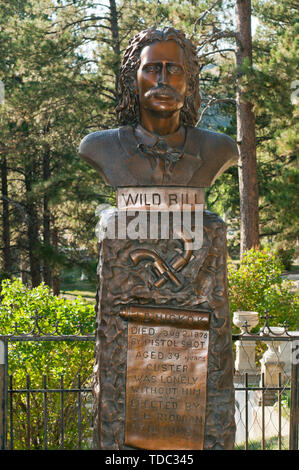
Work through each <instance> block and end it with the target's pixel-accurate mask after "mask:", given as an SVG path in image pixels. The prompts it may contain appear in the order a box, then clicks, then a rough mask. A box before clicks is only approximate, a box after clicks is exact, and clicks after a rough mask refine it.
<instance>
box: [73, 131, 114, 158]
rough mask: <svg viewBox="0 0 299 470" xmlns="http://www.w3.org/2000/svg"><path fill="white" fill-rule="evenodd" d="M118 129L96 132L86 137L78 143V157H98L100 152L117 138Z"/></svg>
mask: <svg viewBox="0 0 299 470" xmlns="http://www.w3.org/2000/svg"><path fill="white" fill-rule="evenodd" d="M117 135H118V129H107V130H104V131H96V132H92V133H91V134H88V135H86V136H85V137H84V138H83V139H82V140H81V142H80V145H79V155H80V156H81V157H82V158H84V159H90V158H95V157H97V156H99V153H100V152H101V150H103V149H104V148H105V146H106V145H108V144H109V143H110V145H111V142H112V141H113V140H115V139H116V138H117Z"/></svg>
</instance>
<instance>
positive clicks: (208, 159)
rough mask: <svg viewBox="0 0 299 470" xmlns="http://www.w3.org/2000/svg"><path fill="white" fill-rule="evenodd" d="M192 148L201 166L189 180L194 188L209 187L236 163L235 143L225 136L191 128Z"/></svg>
mask: <svg viewBox="0 0 299 470" xmlns="http://www.w3.org/2000/svg"><path fill="white" fill-rule="evenodd" d="M191 136H192V138H191V140H192V146H193V149H194V151H195V149H196V150H197V155H198V156H199V158H200V159H201V161H202V165H201V167H200V169H199V171H197V172H196V173H195V174H194V175H193V177H192V180H191V183H190V184H193V185H194V186H203V187H209V186H211V185H212V184H213V183H214V181H215V180H216V178H218V176H220V175H221V174H222V173H223V172H224V171H225V170H227V169H228V168H229V167H230V166H232V165H234V164H236V163H237V161H238V157H239V154H238V147H237V144H236V142H235V141H234V140H233V139H232V138H231V137H229V136H228V135H226V134H222V133H220V132H214V131H210V130H207V129H199V128H195V127H194V128H192V130H191Z"/></svg>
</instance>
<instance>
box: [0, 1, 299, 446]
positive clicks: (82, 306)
mask: <svg viewBox="0 0 299 470" xmlns="http://www.w3.org/2000/svg"><path fill="white" fill-rule="evenodd" d="M235 4H236V2H235V1H233V0H216V1H215V0H202V1H200V2H198V1H194V0H180V1H177V0H172V1H169V0H117V1H116V0H99V1H91V0H3V1H2V2H1V3H0V80H1V81H2V82H3V84H4V87H5V99H4V100H2V101H1V104H0V180H1V187H0V217H1V218H0V255H1V256H0V280H3V279H11V280H14V279H16V278H20V279H21V281H22V282H21V281H20V280H14V281H9V280H6V281H4V282H3V284H2V294H1V295H2V302H1V304H0V323H1V331H0V333H1V334H6V333H11V331H12V328H13V325H14V322H16V321H17V322H18V324H19V326H20V329H21V330H22V331H23V332H24V331H25V332H26V331H28V330H29V331H30V329H31V328H32V326H33V325H34V319H32V317H33V316H35V315H36V314H37V313H38V315H39V316H40V317H41V318H40V320H39V321H40V325H41V326H42V327H43V330H45V331H51V330H52V329H53V328H54V325H55V321H56V320H59V324H60V327H61V332H62V333H64V334H68V332H71V333H73V332H74V329H75V330H76V329H78V320H79V319H80V321H81V323H82V325H83V330H84V331H86V332H91V331H93V329H94V307H93V304H94V292H95V288H96V264H97V256H98V255H97V242H96V238H95V236H94V235H93V234H94V228H95V225H96V217H95V208H96V207H97V205H98V204H100V203H102V202H106V201H107V202H109V203H112V204H113V201H114V194H113V192H112V191H111V190H110V189H109V188H107V187H106V186H105V185H104V183H103V181H102V180H101V179H100V177H99V175H98V174H97V173H96V172H95V171H94V170H92V169H91V168H90V167H89V166H88V165H87V164H85V163H84V162H83V161H82V160H81V159H80V158H79V156H78V153H77V149H78V145H79V142H80V140H81V139H82V137H84V136H85V135H86V134H88V133H90V132H92V131H95V130H99V129H100V130H101V129H107V128H113V127H117V122H116V117H115V113H114V109H115V106H116V104H117V93H116V90H117V83H118V77H119V70H120V63H121V57H122V54H123V52H124V50H125V48H126V46H127V43H128V40H129V39H130V38H131V37H132V36H133V35H134V34H135V33H137V32H139V31H141V30H142V29H145V28H147V27H148V26H152V25H156V26H161V25H166V26H167V25H173V26H174V27H176V28H181V29H183V30H184V31H185V32H186V34H187V35H188V36H189V37H191V38H192V39H193V41H194V42H195V44H196V45H197V48H198V55H199V57H200V62H201V80H200V83H201V94H202V107H201V109H200V112H199V121H198V126H200V127H204V128H208V129H212V130H216V131H219V132H224V133H226V134H229V135H230V136H231V137H233V138H234V139H237V117H236V88H237V84H238V87H239V89H241V90H242V93H243V96H244V97H245V98H246V99H247V100H248V101H250V103H251V105H252V109H253V111H254V114H255V130H256V144H257V148H256V150H257V171H258V183H259V201H258V204H259V241H260V245H261V247H262V248H264V247H266V248H267V247H268V248H269V247H270V251H269V249H268V251H255V250H252V251H250V252H248V253H247V254H246V255H245V256H244V257H243V258H242V259H241V261H240V262H238V264H236V263H233V262H232V263H231V264H230V266H229V280H230V299H231V309H232V312H233V311H234V310H237V309H245V310H255V311H259V313H261V314H262V313H263V312H264V310H265V308H267V310H268V311H269V313H270V314H271V315H272V316H273V320H274V321H273V322H272V324H280V323H282V322H283V321H285V320H287V321H288V323H289V324H290V326H291V328H296V327H298V325H297V323H296V318H297V317H298V302H297V300H296V296H295V295H294V294H293V293H292V292H291V291H290V288H289V287H290V286H288V285H286V284H285V283H283V282H282V279H281V274H282V271H283V269H286V268H287V269H290V267H291V265H292V261H293V260H294V258H295V257H296V256H298V253H296V243H297V240H298V210H297V207H298V190H297V186H298V167H297V166H296V157H297V150H298V139H297V135H298V97H297V96H298V93H297V92H298V90H299V85H298V81H297V82H296V80H297V78H298V77H297V75H296V74H297V66H298V59H297V50H298V28H299V22H298V5H297V2H295V1H291V0H284V1H283V2H281V0H271V1H270V0H253V1H252V13H253V19H254V21H253V25H254V31H253V47H252V64H251V63H249V61H248V62H246V61H244V62H243V64H242V71H241V72H242V73H241V78H240V70H239V71H237V68H236V49H237V41H238V38H237V36H236V21H235V11H234V7H235ZM296 83H297V85H296ZM207 205H208V209H210V210H212V211H214V212H217V213H219V214H220V216H222V217H223V218H224V219H225V221H226V222H227V224H228V235H229V237H228V243H229V253H230V257H231V258H232V259H233V260H239V258H240V192H239V180H238V168H237V167H232V168H230V169H229V170H227V172H225V173H224V174H223V175H222V176H221V177H220V178H219V179H218V180H217V181H216V183H215V184H214V185H213V187H212V188H210V189H209V190H208V194H207ZM275 250H277V252H278V256H277V255H275V254H274V251H275ZM280 261H283V265H282V264H281V262H280ZM237 268H238V269H237ZM82 274H83V276H84V277H81V275H82ZM79 293H83V294H84V297H85V300H83V299H82V298H80V297H79V298H77V295H78V294H79ZM53 294H55V295H53ZM59 294H63V297H67V298H62V297H61V296H60V297H59ZM296 315H297V317H296ZM92 362H93V344H92V343H82V344H79V345H76V346H71V345H70V344H68V345H67V344H65V345H63V344H59V345H58V344H57V345H55V344H54V345H53V344H50V343H43V344H41V343H38V342H35V343H30V344H29V343H21V344H19V345H17V346H16V345H13V344H12V345H11V350H10V365H9V367H10V372H12V371H15V370H17V371H18V372H17V375H15V379H14V380H15V381H16V382H15V386H21V387H22V386H24V383H25V381H26V377H27V375H28V374H30V376H31V385H32V386H36V387H38V386H41V383H40V381H41V377H42V375H43V374H44V375H47V377H48V380H49V386H50V385H51V384H52V385H53V387H59V381H60V380H61V379H60V375H61V374H64V383H65V385H66V386H72V384H73V381H74V377H75V376H76V374H77V373H80V374H81V378H82V384H83V385H84V384H86V385H88V384H89V383H90V382H89V381H90V371H91V367H92ZM57 396H58V395H57ZM68 399H69V400H70V402H69V407H68V410H69V414H68V413H67V414H66V416H65V419H66V420H67V419H69V426H70V434H69V436H68V437H67V436H66V446H68V445H69V446H71V445H73V442H74V437H73V436H74V435H75V429H74V428H73V427H72V426H73V423H74V419H73V417H72V413H74V410H76V404H75V402H74V399H73V401H72V398H71V397H69V398H68ZM22 400H23V401H22ZM24 400H25V399H22V398H21V397H20V398H18V401H16V402H15V403H14V407H16V408H18V409H19V410H20V409H21V410H22V412H23V415H22V414H21V415H19V418H18V423H16V426H17V427H16V433H17V435H16V442H18V443H19V444H20V446H21V445H22V443H23V442H24V441H26V439H27V437H26V436H27V435H26V432H27V431H26V429H27V428H26V426H25V422H26V402H25V401H24ZM57 400H58V398H57ZM58 408H59V406H58V402H55V401H54V402H53V404H52V410H57V409H58ZM41 409H42V403H41V402H40V403H39V404H38V403H36V407H35V410H36V411H35V412H34V416H33V417H32V418H33V419H32V426H33V428H32V436H33V435H34V436H37V437H36V442H34V446H35V448H41V447H42V446H43V437H42V432H43V431H42V415H41V412H40V410H41ZM71 410H72V411H71ZM53 413H54V411H53ZM86 419H87V418H86ZM51 426H52V427H51V435H52V436H53V441H52V443H51V444H50V443H49V445H52V446H53V448H57V446H58V441H59V416H58V415H55V414H53V420H52V421H51ZM88 426H89V425H87V427H86V429H88ZM88 438H89V437H88V436H87V437H86V439H87V440H88ZM86 442H87V441H86ZM17 445H18V444H17Z"/></svg>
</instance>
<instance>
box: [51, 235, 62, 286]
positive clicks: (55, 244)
mask: <svg viewBox="0 0 299 470" xmlns="http://www.w3.org/2000/svg"><path fill="white" fill-rule="evenodd" d="M52 243H53V248H54V250H55V251H56V252H57V253H58V230H57V228H56V227H54V228H53V230H52ZM53 294H54V295H59V294H60V279H59V267H58V266H56V265H54V268H53Z"/></svg>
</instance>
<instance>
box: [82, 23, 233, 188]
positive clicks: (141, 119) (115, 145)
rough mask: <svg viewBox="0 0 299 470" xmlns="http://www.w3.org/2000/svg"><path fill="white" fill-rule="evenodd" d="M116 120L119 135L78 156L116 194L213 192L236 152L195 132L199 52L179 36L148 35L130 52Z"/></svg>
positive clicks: (89, 141)
mask: <svg viewBox="0 0 299 470" xmlns="http://www.w3.org/2000/svg"><path fill="white" fill-rule="evenodd" d="M118 94H119V104H118V106H117V109H116V112H117V117H118V121H119V123H120V124H121V127H119V128H118V129H109V130H104V131H98V132H93V133H91V134H89V135H87V136H86V137H85V138H84V139H83V140H82V142H81V144H80V147H79V154H80V155H81V157H82V158H84V159H85V160H86V161H87V162H88V163H89V164H90V165H91V166H92V167H93V168H95V169H96V170H97V171H98V172H99V173H100V174H101V176H102V177H103V179H104V181H105V183H106V184H108V185H111V186H113V187H125V186H127V187H128V186H184V187H195V188H203V187H209V186H211V184H212V183H213V182H214V181H215V179H216V178H217V177H218V176H219V175H220V174H221V173H223V172H224V171H225V170H226V169H227V168H228V167H229V166H230V165H232V164H233V163H235V162H236V160H237V158H238V151H237V146H236V144H235V142H234V141H233V140H232V139H231V138H230V137H228V136H226V135H224V134H220V133H217V132H212V131H209V130H203V129H199V128H196V127H195V125H196V122H197V116H198V109H199V106H200V94H199V63H198V58H197V54H196V48H195V46H194V45H193V44H192V43H191V41H190V40H188V39H187V38H186V37H185V34H184V33H183V32H182V31H178V30H176V29H174V28H164V29H163V30H156V29H154V28H150V29H147V30H145V31H142V32H141V33H139V34H137V35H136V36H135V37H133V38H132V39H131V41H130V43H129V45H128V47H127V49H126V52H125V54H124V58H123V64H122V68H121V73H120V80H119V87H118Z"/></svg>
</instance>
